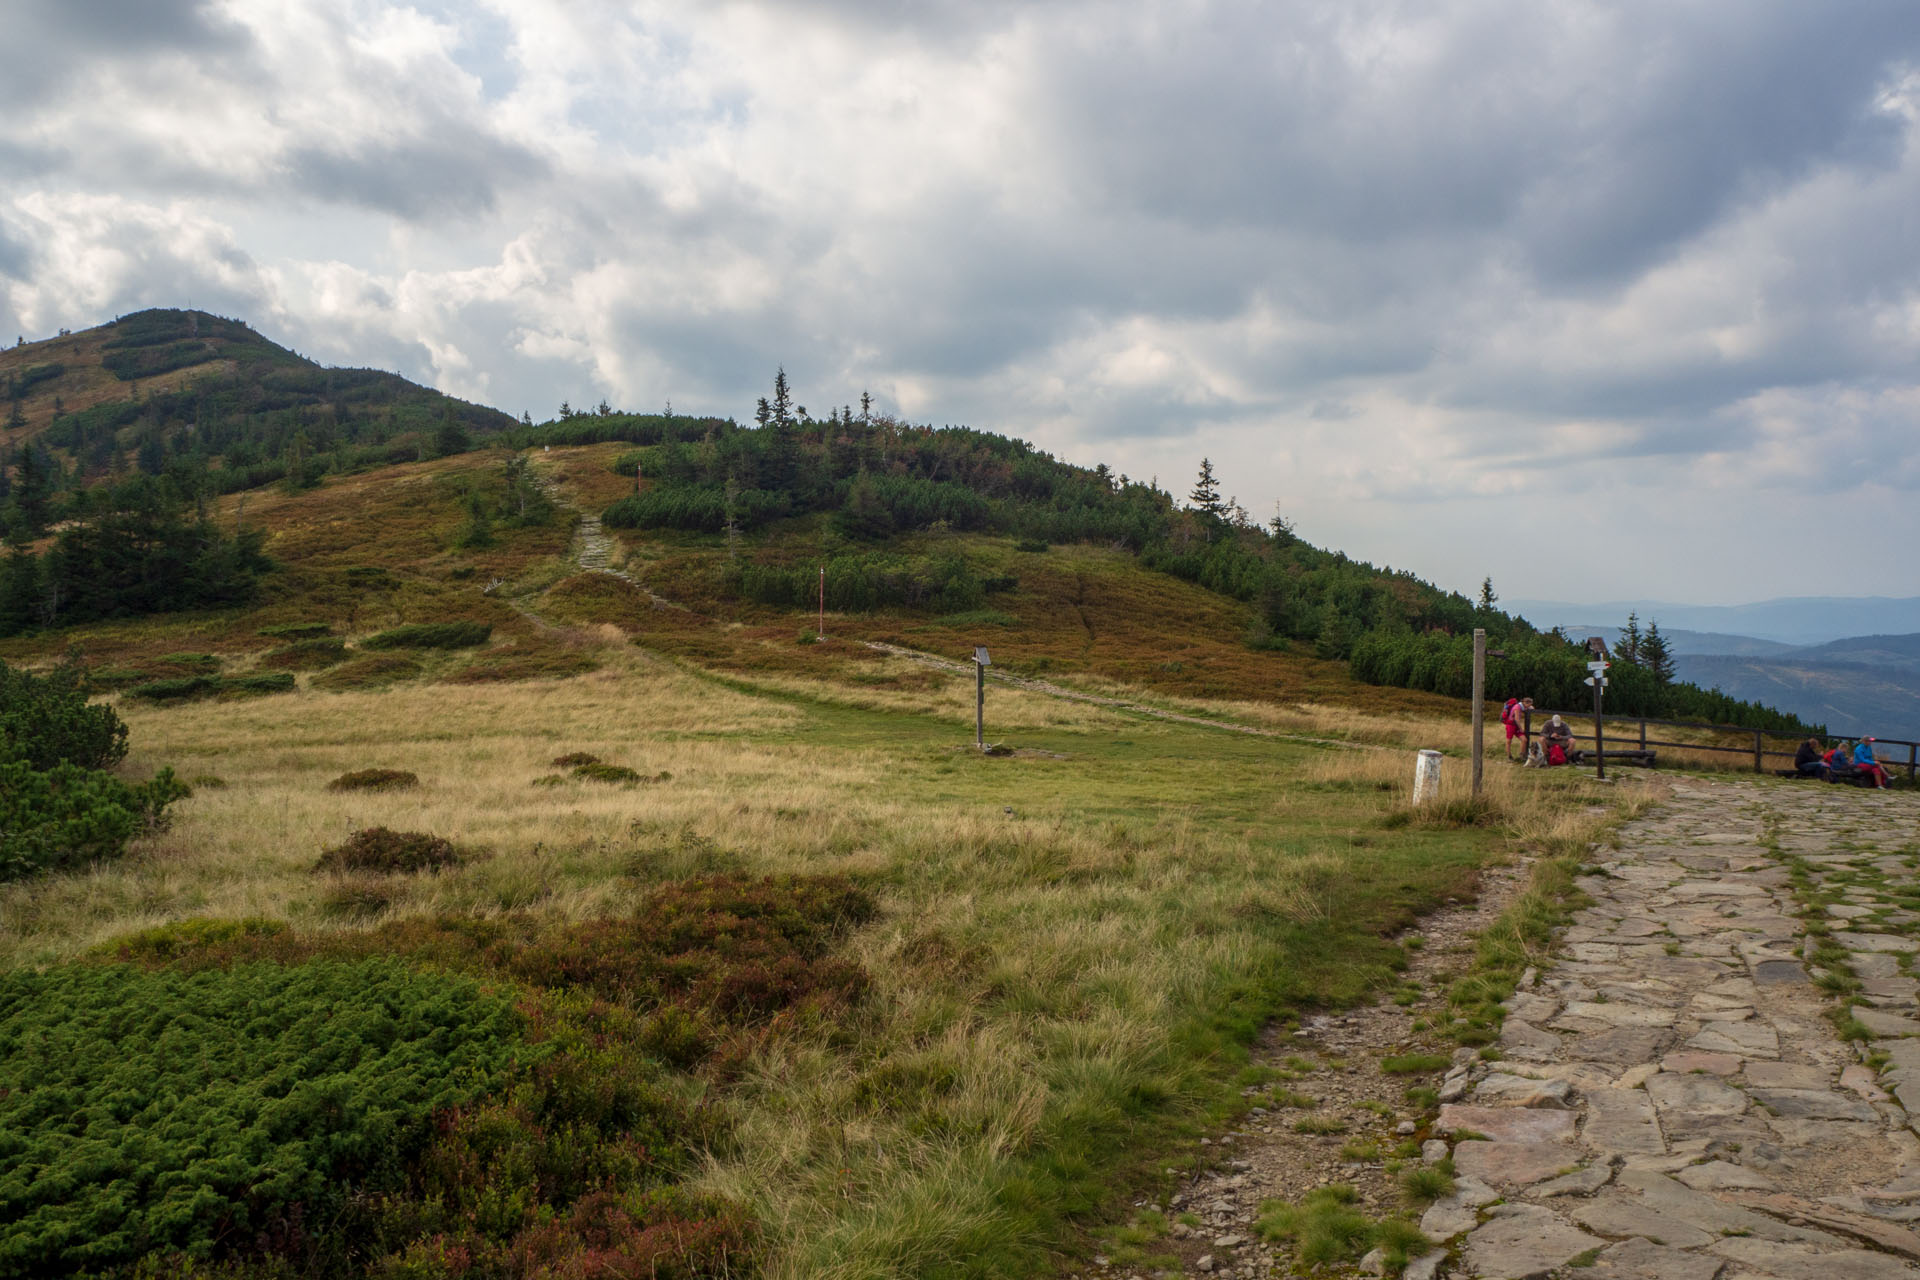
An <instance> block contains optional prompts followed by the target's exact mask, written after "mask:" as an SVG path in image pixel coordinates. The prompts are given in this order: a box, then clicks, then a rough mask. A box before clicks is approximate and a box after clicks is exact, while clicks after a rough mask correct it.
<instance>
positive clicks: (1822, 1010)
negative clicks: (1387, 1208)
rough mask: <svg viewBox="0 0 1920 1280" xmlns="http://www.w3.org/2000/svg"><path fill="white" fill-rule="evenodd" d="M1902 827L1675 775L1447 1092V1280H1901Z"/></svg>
mask: <svg viewBox="0 0 1920 1280" xmlns="http://www.w3.org/2000/svg"><path fill="white" fill-rule="evenodd" d="M1916 817H1920V807H1917V806H1916V805H1915V804H1914V803H1913V797H1912V796H1911V795H1907V794H1898V795H1889V794H1885V793H1880V794H1874V793H1866V792H1861V791H1856V790H1853V789H1850V788H1848V789H1842V788H1836V787H1827V786H1823V785H1821V784H1818V783H1811V782H1809V783H1804V784H1797V785H1793V786H1779V785H1771V786H1770V785H1761V784H1755V783H1742V782H1721V781H1714V782H1707V781H1699V780H1689V781H1684V782H1681V783H1679V784H1677V785H1676V786H1675V788H1674V797H1673V799H1672V801H1671V802H1670V803H1667V804H1665V805H1663V806H1662V807H1661V808H1660V809H1658V810H1657V811H1655V812H1654V813H1653V814H1651V815H1650V816H1648V817H1646V818H1643V819H1641V820H1639V821H1637V822H1634V823H1632V824H1630V825H1629V826H1628V828H1627V829H1626V830H1625V832H1624V833H1623V840H1622V847H1621V848H1620V850H1619V851H1618V853H1617V854H1616V855H1615V856H1614V857H1612V858H1611V859H1610V860H1609V861H1607V862H1605V863H1604V864H1603V865H1602V867H1601V874H1596V875H1590V876H1587V877H1585V878H1584V879H1582V881H1581V882H1580V883H1581V887H1582V888H1583V889H1584V890H1586V892H1587V893H1588V894H1590V895H1591V896H1592V898H1593V905H1592V906H1591V907H1590V908H1588V909H1586V910H1584V911H1582V912H1581V913H1580V914H1579V916H1578V917H1577V919H1576V923H1575V926H1574V927H1573V928H1572V929H1570V930H1568V931H1567V933H1566V936H1565V937H1564V939H1563V940H1562V943H1561V946H1560V949H1559V954H1558V956H1557V958H1556V960H1555V962H1554V963H1553V964H1552V966H1551V967H1549V968H1548V969H1546V970H1545V971H1544V972H1543V973H1541V974H1540V975H1539V976H1538V978H1537V980H1536V981H1534V982H1533V983H1532V984H1531V985H1530V986H1528V987H1526V988H1524V989H1523V990H1522V991H1521V992H1520V993H1519V994H1517V995H1516V996H1515V998H1514V1000H1513V1001H1512V1003H1511V1013H1510V1016H1509V1018H1508V1020H1507V1022H1506V1025H1505V1028H1504V1030H1503V1033H1502V1036H1501V1040H1500V1053H1501V1060H1500V1061H1498V1062H1496V1063H1493V1064H1488V1065H1476V1066H1474V1067H1472V1068H1470V1069H1468V1070H1467V1071H1463V1072H1456V1074H1455V1075H1454V1076H1453V1077H1451V1078H1450V1081H1449V1085H1448V1088H1447V1089H1446V1090H1444V1091H1443V1098H1445V1097H1446V1096H1448V1095H1449V1094H1451V1095H1453V1096H1456V1097H1457V1098H1458V1101H1457V1102H1454V1103H1452V1104H1450V1105H1447V1106H1445V1107H1443V1109H1442V1111H1441V1113H1440V1118H1439V1121H1438V1123H1437V1125H1436V1129H1437V1130H1438V1131H1440V1132H1441V1133H1443V1134H1451V1135H1452V1136H1453V1137H1454V1138H1455V1139H1456V1141H1455V1142H1454V1144H1453V1149H1452V1154H1453V1159H1454V1162H1455V1165H1456V1167H1457V1168H1458V1170H1459V1173H1460V1175H1461V1176H1460V1181H1459V1186H1458V1189H1457V1190H1456V1192H1455V1193H1454V1194H1453V1195H1452V1196H1451V1197H1449V1198H1447V1199H1446V1200H1443V1201H1441V1202H1439V1203H1438V1204H1436V1205H1435V1206H1434V1207H1433V1208H1432V1209H1430V1210H1429V1211H1428V1213H1427V1216H1426V1218H1425V1220H1424V1222H1423V1226H1424V1227H1425V1229H1426V1230H1427V1233H1428V1234H1429V1235H1431V1236H1435V1237H1442V1238H1452V1239H1454V1240H1455V1242H1456V1244H1457V1245H1458V1263H1457V1266H1456V1271H1457V1273H1458V1274H1464V1275H1472V1276H1480V1277H1520V1276H1536V1275H1545V1274H1548V1273H1550V1272H1558V1271H1559V1270H1560V1269H1563V1268H1565V1269H1568V1270H1567V1272H1566V1273H1567V1274H1570V1275H1592V1276H1596V1277H1598V1276H1619V1277H1648V1278H1650V1280H1651V1278H1654V1277H1658V1278H1659V1280H1714V1278H1715V1277H1721V1278H1723V1280H1731V1278H1732V1277H1736V1276H1738V1277H1753V1278H1755V1280H1758V1278H1759V1277H1778V1278H1779V1280H1804V1278H1815V1277H1817V1278H1818V1280H1848V1278H1852V1277H1883V1276H1907V1275H1913V1274H1920V1268H1917V1267H1916V1266H1915V1260H1916V1259H1920V1236H1917V1235H1915V1234H1914V1233H1913V1232H1912V1231H1911V1230H1909V1229H1908V1228H1907V1227H1906V1226H1905V1225H1903V1224H1904V1223H1906V1222H1909V1221H1912V1220H1914V1219H1916V1218H1920V1139H1916V1137H1915V1134H1914V1129H1913V1126H1914V1118H1913V1117H1912V1116H1910V1115H1909V1113H1908V1111H1907V1110H1906V1109H1905V1108H1904V1107H1903V1106H1902V1105H1901V1103H1900V1101H1899V1099H1898V1098H1897V1097H1892V1096H1889V1094H1888V1093H1886V1092H1885V1091H1883V1088H1882V1084H1891V1085H1893V1086H1894V1087H1895V1088H1896V1090H1897V1091H1898V1092H1900V1093H1904V1094H1906V1095H1907V1096H1908V1099H1909V1101H1913V1100H1916V1099H1915V1096H1914V1094H1913V1093H1912V1088H1913V1087H1914V1086H1920V1074H1915V1075H1913V1076H1911V1077H1909V1076H1908V1074H1907V1073H1909V1072H1915V1073H1920V1040H1916V1039H1911V1038H1908V1037H1910V1036H1913V1035H1915V1034H1920V1021H1915V1020H1914V1018H1913V1015H1914V1013H1915V1011H1916V1008H1915V991H1916V984H1915V981H1914V979H1913V978H1912V977H1910V976H1907V974H1906V973H1905V972H1904V966H1905V964H1906V963H1907V961H1905V960H1904V959H1902V957H1908V956H1911V955H1912V954H1913V952H1914V951H1915V950H1916V949H1920V941H1916V940H1915V938H1914V937H1911V936H1909V935H1910V934H1913V933H1916V932H1920V928H1917V926H1920V914H1916V913H1915V912H1914V911H1913V910H1911V909H1910V908H1909V905H1908V904H1909V895H1910V892H1911V890H1910V889H1909V887H1908V886H1909V885H1910V884H1911V882H1912V878H1913V874H1914V868H1915V865H1916V864H1917V863H1920V857H1916V856H1915V851H1916V845H1915V844H1914V835H1915V820H1916ZM1796 867H1797V868H1798V869H1799V871H1800V875H1799V877H1798V879H1797V882H1796V876H1795V869H1796ZM1828 899H1833V900H1832V901H1828ZM1803 905H1804V906H1806V907H1807V908H1809V910H1810V914H1811V921H1812V927H1813V929H1814V930H1815V936H1814V937H1809V936H1808V932H1807V930H1808V921H1806V920H1803V919H1802V918H1801V912H1802V909H1803ZM1827 921H1832V922H1833V925H1832V926H1830V925H1829V924H1828V923H1827ZM1829 933H1830V936H1831V940H1832V941H1831V943H1830V944H1828V945H1829V946H1830V947H1831V949H1830V950H1827V951H1824V952H1817V951H1816V948H1817V945H1818V940H1819V939H1820V938H1822V937H1825V936H1827V935H1828V934H1829ZM1822 963H1824V964H1825V965H1827V966H1831V968H1825V967H1822ZM1849 970H1850V971H1851V972H1852V973H1853V974H1857V975H1858V976H1859V978H1861V979H1863V980H1864V981H1865V984H1866V985H1865V987H1864V994H1865V997H1866V999H1867V1000H1868V1001H1869V1002H1870V1006H1869V1007H1867V1008H1865V1009H1863V1010H1862V1011H1861V1012H1859V1014H1858V1018H1859V1020H1860V1021H1861V1022H1863V1023H1865V1024H1867V1028H1868V1031H1869V1032H1870V1033H1871V1034H1872V1035H1874V1036H1878V1037H1882V1038H1880V1039H1875V1040H1872V1041H1871V1042H1870V1043H1869V1044H1866V1045H1863V1046H1862V1050H1861V1051H1856V1049H1855V1048H1854V1047H1853V1046H1852V1045H1851V1044H1849V1043H1848V1042H1846V1041H1843V1040H1842V1039H1841V1038H1840V1035H1839V1032H1838V1030H1837V1028H1836V1025H1835V1023H1834V1022H1833V1021H1832V1020H1830V1018H1829V1016H1828V1014H1829V1011H1830V1010H1831V1009H1832V1008H1833V1007H1834V1005H1835V1002H1836V1001H1835V996H1834V995H1833V994H1831V993H1830V991H1829V990H1828V989H1824V988H1836V989H1837V988H1844V987H1846V986H1847V985H1849V984H1848V980H1847V977H1846V973H1847V971H1849ZM1829 975H1831V976H1829ZM1868 1054H1875V1055H1879V1056H1875V1057H1874V1058H1873V1061H1874V1062H1876V1063H1879V1062H1882V1061H1884V1062H1886V1063H1887V1064H1889V1065H1891V1066H1892V1068H1893V1070H1892V1071H1891V1072H1890V1078H1889V1079H1886V1080H1880V1081H1877V1080H1876V1078H1875V1071H1874V1070H1873V1069H1872V1068H1871V1067H1869V1066H1868V1065H1866V1063H1865V1062H1864V1061H1863V1059H1864V1058H1865V1057H1867V1055H1868ZM1908 1079H1912V1080H1913V1081H1914V1086H1909V1085H1908V1084H1907V1083H1906V1081H1907V1080H1908ZM1468 1133H1472V1134H1481V1135H1485V1138H1486V1139H1487V1140H1458V1139H1461V1138H1463V1137H1464V1136H1465V1135H1466V1134H1468Z"/></svg>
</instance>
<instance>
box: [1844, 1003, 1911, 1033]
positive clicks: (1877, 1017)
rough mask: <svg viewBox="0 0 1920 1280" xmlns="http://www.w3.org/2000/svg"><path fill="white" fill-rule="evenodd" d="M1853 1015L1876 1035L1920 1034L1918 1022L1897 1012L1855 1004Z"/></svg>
mask: <svg viewBox="0 0 1920 1280" xmlns="http://www.w3.org/2000/svg"><path fill="white" fill-rule="evenodd" d="M1853 1016H1854V1019H1855V1020H1856V1021H1858V1022H1859V1024H1860V1025H1861V1026H1863V1027H1865V1028H1866V1029H1867V1030H1869V1031H1871V1032H1873V1034H1874V1035H1876V1036H1920V1022H1915V1021H1914V1020H1913V1019H1912V1018H1903V1017H1901V1016H1900V1015H1899V1014H1897V1013H1886V1012H1884V1011H1882V1010H1880V1009H1869V1008H1867V1007H1865V1006H1864V1005H1856V1006H1854V1009H1853Z"/></svg>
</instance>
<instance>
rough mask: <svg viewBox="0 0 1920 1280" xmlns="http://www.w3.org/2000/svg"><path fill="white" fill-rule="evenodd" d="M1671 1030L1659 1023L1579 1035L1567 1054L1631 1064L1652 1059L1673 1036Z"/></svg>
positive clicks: (1591, 1060) (1598, 1060) (1582, 1060)
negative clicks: (1659, 1027)
mask: <svg viewBox="0 0 1920 1280" xmlns="http://www.w3.org/2000/svg"><path fill="white" fill-rule="evenodd" d="M1670 1038H1671V1037H1670V1035H1669V1033H1667V1032H1665V1031H1662V1030H1660V1029H1658V1028H1656V1027H1617V1028H1615V1029H1614V1030H1612V1031H1600V1032H1595V1033H1593V1034H1591V1035H1583V1036H1578V1037H1576V1038H1575V1039H1574V1041H1573V1044H1572V1045H1571V1046H1569V1048H1568V1049H1567V1056H1568V1057H1570V1058H1573V1059H1575V1060H1577V1061H1580V1062H1617V1063H1619V1064H1621V1065H1622V1066H1631V1065H1633V1064H1634V1063H1637V1062H1650V1061H1652V1060H1653V1059H1655V1058H1657V1057H1659V1056H1660V1049H1661V1047H1662V1046H1663V1045H1665V1044H1666V1043H1667V1041H1668V1040H1669V1039H1670Z"/></svg>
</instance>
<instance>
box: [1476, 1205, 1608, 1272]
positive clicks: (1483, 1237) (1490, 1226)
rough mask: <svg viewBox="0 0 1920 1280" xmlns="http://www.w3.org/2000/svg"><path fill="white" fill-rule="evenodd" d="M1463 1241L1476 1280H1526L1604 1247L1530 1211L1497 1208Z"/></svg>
mask: <svg viewBox="0 0 1920 1280" xmlns="http://www.w3.org/2000/svg"><path fill="white" fill-rule="evenodd" d="M1495 1214H1496V1216H1494V1217H1493V1218H1490V1219H1489V1220H1488V1221H1487V1222H1486V1223H1485V1224H1484V1225H1482V1226H1481V1227H1479V1228H1478V1229H1476V1230H1475V1231H1474V1232H1473V1234H1472V1235H1470V1236H1468V1237H1467V1241H1466V1256H1467V1265H1468V1266H1470V1267H1472V1268H1473V1271H1474V1274H1475V1275H1477V1276H1480V1277H1482V1280H1531V1277H1534V1276H1541V1275H1545V1274H1546V1273H1547V1272H1549V1271H1552V1270H1553V1269H1554V1268H1555V1267H1561V1266H1565V1265H1566V1264H1567V1262H1568V1261H1569V1260H1571V1259H1573V1258H1576V1257H1578V1256H1579V1255H1581V1254H1583V1253H1585V1252H1586V1251H1587V1250H1589V1249H1602V1248H1605V1247H1606V1244H1607V1242H1606V1241H1605V1240H1602V1239H1599V1238H1598V1237H1596V1236H1590V1235H1588V1234H1587V1233H1586V1232H1584V1231H1581V1230H1579V1229H1577V1228H1575V1227H1571V1226H1569V1225H1567V1224H1566V1223H1565V1222H1563V1221H1561V1219H1560V1218H1559V1216H1558V1215H1556V1214H1554V1213H1552V1212H1550V1211H1548V1210H1546V1209H1541V1208H1537V1207H1535V1206H1533V1205H1520V1204H1503V1205H1500V1206H1499V1207H1498V1208H1497V1209H1496V1210H1495Z"/></svg>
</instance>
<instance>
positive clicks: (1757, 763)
mask: <svg viewBox="0 0 1920 1280" xmlns="http://www.w3.org/2000/svg"><path fill="white" fill-rule="evenodd" d="M1764 751H1765V746H1764V745H1763V744H1762V742H1761V740H1760V731H1759V730H1758V729H1755V730H1754V731H1753V771H1754V772H1755V773H1765V772H1766V771H1767V766H1766V763H1765V761H1764V760H1763V759H1762V753H1763V752H1764Z"/></svg>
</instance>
